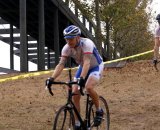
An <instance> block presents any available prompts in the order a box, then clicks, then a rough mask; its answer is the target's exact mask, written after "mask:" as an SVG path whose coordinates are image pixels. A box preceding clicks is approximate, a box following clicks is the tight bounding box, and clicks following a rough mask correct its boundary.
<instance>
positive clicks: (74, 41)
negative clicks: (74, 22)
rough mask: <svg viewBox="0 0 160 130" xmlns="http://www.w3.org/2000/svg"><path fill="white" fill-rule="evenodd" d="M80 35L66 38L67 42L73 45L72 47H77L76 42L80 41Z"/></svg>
mask: <svg viewBox="0 0 160 130" xmlns="http://www.w3.org/2000/svg"><path fill="white" fill-rule="evenodd" d="M78 39H79V38H78V37H74V38H66V42H67V44H68V45H69V46H70V47H71V48H73V47H75V46H76V44H77V43H78Z"/></svg>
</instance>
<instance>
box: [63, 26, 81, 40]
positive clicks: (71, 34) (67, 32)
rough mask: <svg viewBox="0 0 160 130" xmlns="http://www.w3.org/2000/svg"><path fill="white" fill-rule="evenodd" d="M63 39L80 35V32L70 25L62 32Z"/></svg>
mask: <svg viewBox="0 0 160 130" xmlns="http://www.w3.org/2000/svg"><path fill="white" fill-rule="evenodd" d="M63 35H64V38H74V37H76V36H80V35H81V30H80V28H79V27H77V26H75V25H70V26H68V27H67V28H65V29H64V31H63Z"/></svg>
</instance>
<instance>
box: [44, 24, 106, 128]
mask: <svg viewBox="0 0 160 130" xmlns="http://www.w3.org/2000/svg"><path fill="white" fill-rule="evenodd" d="M63 34H64V38H65V40H66V43H67V44H66V45H65V46H64V47H63V49H62V52H61V58H60V61H59V64H58V65H57V66H56V68H55V70H54V72H53V74H52V76H51V78H48V79H47V80H46V82H48V83H49V82H50V81H54V80H55V79H56V78H57V77H58V76H59V75H60V73H61V72H62V70H63V68H64V66H65V63H66V61H67V57H72V58H74V60H75V61H76V63H77V64H79V67H78V70H77V71H76V74H75V77H74V81H77V82H78V85H79V86H80V87H85V88H86V90H87V92H88V93H89V94H90V97H91V98H92V100H93V102H94V104H95V106H96V108H97V111H96V117H95V119H94V125H95V126H98V125H100V123H101V120H102V117H103V110H102V109H101V107H100V105H99V96H98V94H97V92H96V91H95V90H94V88H95V86H96V85H97V83H98V82H99V80H100V78H101V77H102V72H103V68H104V64H103V60H102V58H101V56H100V54H99V53H98V51H97V49H96V46H95V44H94V43H93V41H91V40H90V39H88V38H83V37H80V35H81V30H80V28H79V27H77V26H75V25H70V26H68V27H67V28H65V29H64V31H63ZM78 85H74V86H73V92H74V93H78V95H76V96H73V102H74V104H75V106H76V108H77V110H78V111H79V112H80V92H79V91H78ZM79 129H80V122H79V120H78V119H77V117H75V130H79Z"/></svg>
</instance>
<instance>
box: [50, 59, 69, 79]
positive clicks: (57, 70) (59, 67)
mask: <svg viewBox="0 0 160 130" xmlns="http://www.w3.org/2000/svg"><path fill="white" fill-rule="evenodd" d="M66 60H67V57H61V59H60V61H59V63H58V65H57V66H56V68H55V70H54V72H53V74H52V77H53V78H54V79H56V78H57V77H58V76H59V75H60V74H61V72H62V70H63V68H64V66H65V63H66Z"/></svg>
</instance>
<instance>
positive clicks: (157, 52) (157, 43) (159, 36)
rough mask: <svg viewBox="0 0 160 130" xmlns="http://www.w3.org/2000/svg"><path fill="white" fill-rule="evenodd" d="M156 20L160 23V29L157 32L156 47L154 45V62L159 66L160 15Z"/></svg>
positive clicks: (159, 27)
mask: <svg viewBox="0 0 160 130" xmlns="http://www.w3.org/2000/svg"><path fill="white" fill-rule="evenodd" d="M156 20H157V21H158V27H157V28H156V31H155V45H154V60H153V63H154V64H157V62H158V61H157V59H158V55H159V47H160V14H158V15H157V17H156Z"/></svg>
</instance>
